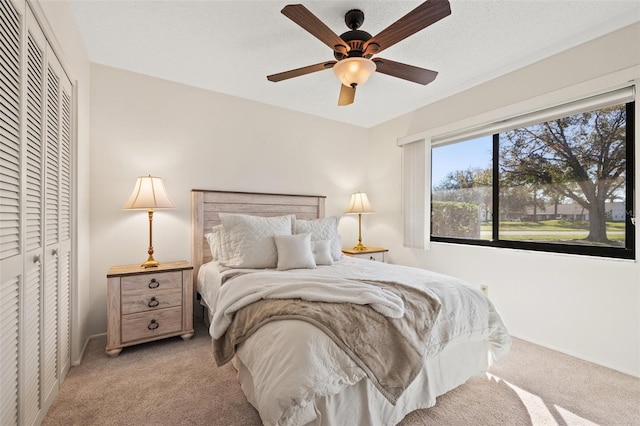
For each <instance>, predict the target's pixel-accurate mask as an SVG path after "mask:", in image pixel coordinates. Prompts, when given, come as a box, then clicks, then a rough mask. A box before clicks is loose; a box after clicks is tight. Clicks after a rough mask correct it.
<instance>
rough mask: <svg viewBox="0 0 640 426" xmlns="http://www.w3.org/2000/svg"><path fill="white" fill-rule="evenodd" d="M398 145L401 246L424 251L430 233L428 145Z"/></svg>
mask: <svg viewBox="0 0 640 426" xmlns="http://www.w3.org/2000/svg"><path fill="white" fill-rule="evenodd" d="M401 146H402V165H403V167H402V169H403V170H402V180H403V184H402V200H403V215H404V247H409V248H418V249H428V248H429V236H430V234H431V221H430V219H429V218H430V212H431V145H430V143H429V141H427V140H425V139H420V140H416V141H413V142H408V143H401ZM427 147H428V148H429V149H427Z"/></svg>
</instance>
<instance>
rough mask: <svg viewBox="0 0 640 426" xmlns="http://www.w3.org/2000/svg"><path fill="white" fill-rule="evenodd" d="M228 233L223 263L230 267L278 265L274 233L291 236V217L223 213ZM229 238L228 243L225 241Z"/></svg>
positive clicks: (221, 261) (223, 246)
mask: <svg viewBox="0 0 640 426" xmlns="http://www.w3.org/2000/svg"><path fill="white" fill-rule="evenodd" d="M219 216H220V221H221V222H222V227H223V230H224V234H225V241H224V242H223V244H222V253H221V259H220V263H221V264H222V265H224V266H228V267H230V268H275V267H276V264H277V262H278V252H277V250H276V244H275V242H274V240H273V237H274V236H275V235H291V226H292V225H291V223H292V216H291V215H288V216H275V217H261V216H250V215H245V214H233V213H220V214H219ZM227 241H228V245H227V244H224V243H226V242H227Z"/></svg>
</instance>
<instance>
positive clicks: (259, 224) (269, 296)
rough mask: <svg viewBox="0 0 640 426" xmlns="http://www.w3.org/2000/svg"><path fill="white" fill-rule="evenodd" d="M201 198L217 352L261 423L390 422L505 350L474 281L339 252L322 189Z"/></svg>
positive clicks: (197, 268)
mask: <svg viewBox="0 0 640 426" xmlns="http://www.w3.org/2000/svg"><path fill="white" fill-rule="evenodd" d="M191 196H192V197H191V198H192V262H193V266H194V294H198V298H199V300H198V302H197V303H200V304H202V305H203V306H204V308H205V317H206V318H205V319H206V320H208V321H209V322H210V334H211V335H212V341H213V345H212V347H213V349H212V350H213V353H214V357H215V360H216V363H217V364H218V365H223V364H225V363H226V362H232V363H233V365H234V366H235V368H236V370H237V372H238V381H239V383H240V386H241V388H242V390H243V392H244V394H245V395H246V397H247V400H248V401H249V402H250V403H251V404H252V405H253V406H254V407H255V408H256V410H257V411H258V413H259V414H260V417H261V419H262V421H263V423H264V424H265V425H307V424H308V425H346V424H350V425H361V424H362V425H364V424H366V425H394V424H397V423H398V422H400V421H401V420H402V419H403V418H404V416H405V415H407V414H408V413H410V412H411V411H414V410H416V409H420V408H428V407H431V406H433V405H435V403H436V397H437V396H439V395H442V394H444V393H446V392H448V391H449V390H451V389H453V388H455V387H457V386H459V385H461V384H463V383H464V382H465V381H466V380H467V379H469V378H470V377H472V376H474V375H478V374H481V373H483V372H485V371H486V370H487V369H488V368H489V366H490V365H491V364H492V363H493V362H495V361H496V360H498V359H499V358H500V357H502V356H504V355H505V354H506V353H507V352H508V350H509V347H510V344H511V339H510V336H509V333H508V331H507V329H506V327H505V326H504V324H503V322H502V320H501V318H500V315H499V314H498V312H497V311H496V310H495V308H494V306H493V304H492V303H491V302H490V301H489V299H487V298H486V297H485V296H484V295H483V294H482V293H481V292H480V291H479V290H478V289H475V288H472V287H471V286H469V285H468V284H466V283H464V282H462V281H460V280H458V279H455V278H453V277H448V276H444V275H440V274H436V273H433V272H430V271H425V270H422V269H418V268H410V267H404V266H400V265H390V264H384V263H381V262H373V261H369V260H363V259H355V258H349V257H347V256H342V254H341V253H340V246H341V243H340V240H339V236H338V235H337V224H338V221H339V217H335V216H329V217H325V212H324V205H325V197H323V196H304V195H283V194H262V193H242V192H227V191H208V190H193V191H192V193H191ZM336 238H337V241H336ZM336 244H337V246H336ZM274 253H275V254H274ZM274 256H275V259H274Z"/></svg>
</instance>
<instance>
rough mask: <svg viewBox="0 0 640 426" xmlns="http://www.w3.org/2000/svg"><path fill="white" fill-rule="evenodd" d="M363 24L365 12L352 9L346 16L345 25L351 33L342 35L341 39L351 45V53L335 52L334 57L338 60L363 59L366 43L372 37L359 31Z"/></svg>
mask: <svg viewBox="0 0 640 426" xmlns="http://www.w3.org/2000/svg"><path fill="white" fill-rule="evenodd" d="M363 22H364V12H363V11H361V10H360V9H351V10H350V11H348V12H347V13H346V14H345V15H344V23H345V24H347V27H349V28H351V31H347V32H346V33H343V34H341V35H340V38H341V39H342V40H344V42H345V43H347V44H348V45H349V53H347V54H345V53H342V52H339V51H334V52H333V56H334V57H335V58H336V59H337V60H339V61H340V60H342V59H344V58H354V57H355V58H361V57H363V53H364V43H365V42H366V41H367V40H369V39H370V38H371V37H372V36H371V34H369V33H368V32H366V31H361V30H359V29H358V28H360V26H361V25H362V23H363Z"/></svg>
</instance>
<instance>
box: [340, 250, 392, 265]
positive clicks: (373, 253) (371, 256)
mask: <svg viewBox="0 0 640 426" xmlns="http://www.w3.org/2000/svg"><path fill="white" fill-rule="evenodd" d="M388 252H389V250H388V249H386V248H382V247H367V248H366V250H354V249H342V253H344V254H345V255H347V256H352V257H359V258H361V259H368V260H377V261H378V262H387V261H388V260H389V259H388V254H387V253H388Z"/></svg>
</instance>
